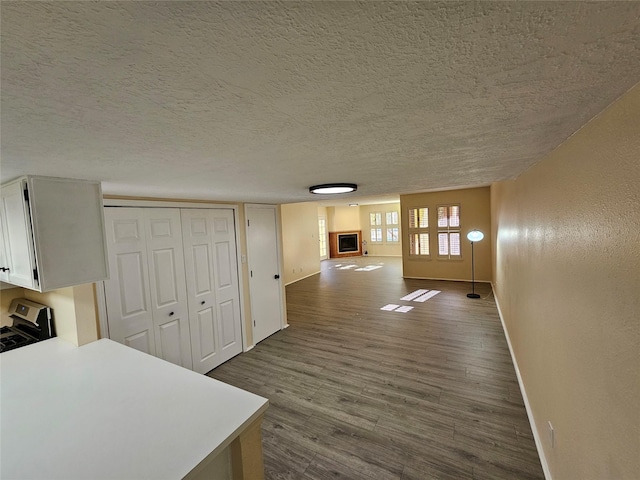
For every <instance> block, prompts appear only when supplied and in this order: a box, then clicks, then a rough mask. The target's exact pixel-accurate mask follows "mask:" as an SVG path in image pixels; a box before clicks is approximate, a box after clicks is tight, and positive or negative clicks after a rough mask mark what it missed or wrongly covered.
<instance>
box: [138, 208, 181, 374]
mask: <svg viewBox="0 0 640 480" xmlns="http://www.w3.org/2000/svg"><path fill="white" fill-rule="evenodd" d="M142 212H143V214H144V217H145V220H146V228H147V259H148V262H149V286H150V290H151V309H152V318H153V324H154V332H155V339H156V356H157V357H160V358H163V359H164V360H167V361H168V362H172V363H175V364H177V365H182V366H183V367H185V368H189V369H191V368H192V360H191V335H190V333H189V314H188V306H187V287H186V284H185V272H184V254H183V252H184V250H183V248H182V228H181V224H180V210H179V209H177V208H145V209H142Z"/></svg>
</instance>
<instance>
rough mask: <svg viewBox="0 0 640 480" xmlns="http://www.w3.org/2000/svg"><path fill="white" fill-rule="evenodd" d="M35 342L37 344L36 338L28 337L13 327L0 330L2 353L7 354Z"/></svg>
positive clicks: (0, 348) (0, 349)
mask: <svg viewBox="0 0 640 480" xmlns="http://www.w3.org/2000/svg"><path fill="white" fill-rule="evenodd" d="M35 342H37V340H36V339H35V338H31V337H28V336H26V335H25V334H23V333H22V332H19V331H17V330H15V329H14V328H12V327H2V328H0V352H7V351H9V350H13V349H14V348H18V347H23V346H24V345H29V344H30V343H35Z"/></svg>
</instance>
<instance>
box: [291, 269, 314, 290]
mask: <svg viewBox="0 0 640 480" xmlns="http://www.w3.org/2000/svg"><path fill="white" fill-rule="evenodd" d="M319 273H320V270H318V271H317V272H315V273H310V274H309V275H306V276H304V277H302V278H296V279H295V280H292V281H290V282H289V283H285V284H284V286H285V287H286V286H289V285H291V284H292V283H296V282H299V281H300V280H304V279H305V278H309V277H313V276H314V275H318V274H319Z"/></svg>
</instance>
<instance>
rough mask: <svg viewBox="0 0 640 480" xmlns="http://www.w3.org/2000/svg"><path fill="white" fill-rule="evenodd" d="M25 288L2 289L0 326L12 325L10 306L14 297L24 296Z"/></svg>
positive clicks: (0, 292) (0, 293) (0, 291)
mask: <svg viewBox="0 0 640 480" xmlns="http://www.w3.org/2000/svg"><path fill="white" fill-rule="evenodd" d="M23 297H24V288H6V289H3V290H0V326H2V327H7V326H10V325H11V323H12V321H13V320H11V318H9V307H10V306H11V301H12V300H13V299H14V298H23Z"/></svg>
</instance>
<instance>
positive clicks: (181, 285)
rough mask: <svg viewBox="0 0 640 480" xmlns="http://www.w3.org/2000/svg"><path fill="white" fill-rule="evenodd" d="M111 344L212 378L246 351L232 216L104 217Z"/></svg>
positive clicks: (170, 212) (142, 213) (154, 211)
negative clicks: (210, 373)
mask: <svg viewBox="0 0 640 480" xmlns="http://www.w3.org/2000/svg"><path fill="white" fill-rule="evenodd" d="M105 220H106V224H107V237H108V238H107V248H108V250H109V267H110V269H111V278H110V279H109V280H107V281H105V297H106V307H107V321H108V325H109V336H110V338H111V339H112V340H115V341H118V342H120V343H124V344H125V345H128V346H131V347H133V348H136V349H138V350H142V351H144V352H146V353H149V354H151V355H155V356H157V357H160V358H163V359H165V360H168V361H170V362H173V363H176V364H178V365H182V366H183V367H186V368H189V369H193V370H195V371H197V372H200V373H206V372H208V371H209V370H211V369H213V368H215V367H217V366H218V365H220V364H221V363H223V362H225V361H227V360H229V359H230V358H232V357H233V356H235V355H237V354H238V353H240V352H241V351H242V332H241V318H240V290H239V281H238V264H237V255H236V238H235V225H234V212H233V210H232V209H180V208H128V207H108V208H106V209H105Z"/></svg>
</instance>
